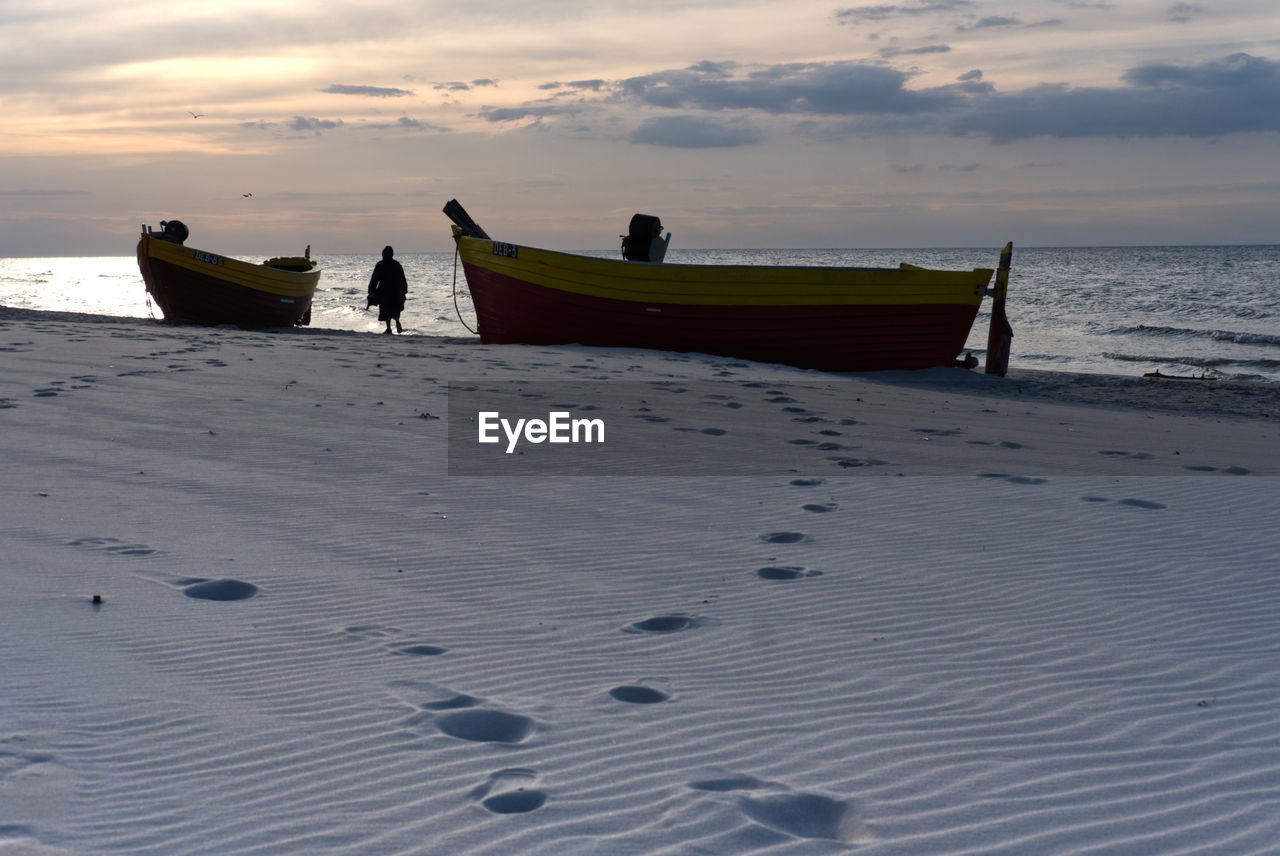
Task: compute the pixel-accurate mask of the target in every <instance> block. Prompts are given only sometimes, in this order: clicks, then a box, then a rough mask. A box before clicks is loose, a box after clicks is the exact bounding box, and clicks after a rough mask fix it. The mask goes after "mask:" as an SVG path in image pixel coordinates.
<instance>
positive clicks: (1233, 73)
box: [947, 53, 1280, 142]
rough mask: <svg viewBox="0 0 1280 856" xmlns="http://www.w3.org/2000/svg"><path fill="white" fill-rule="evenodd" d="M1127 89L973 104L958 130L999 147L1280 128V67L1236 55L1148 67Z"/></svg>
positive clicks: (1038, 92)
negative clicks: (1041, 139)
mask: <svg viewBox="0 0 1280 856" xmlns="http://www.w3.org/2000/svg"><path fill="white" fill-rule="evenodd" d="M1124 80H1125V81H1126V82H1127V83H1129V84H1130V85H1129V86H1125V87H1116V88H1099V87H1090V88H1081V89H1072V88H1070V87H1067V86H1065V85H1042V86H1037V87H1033V88H1031V89H1027V90H1024V91H1022V92H1014V93H1008V94H992V95H991V96H989V97H986V98H979V99H975V100H974V101H973V102H972V103H971V104H970V105H969V107H968V108H967V109H966V110H964V111H962V112H961V113H959V114H958V115H956V116H954V117H953V118H952V119H951V120H950V121H949V122H948V123H947V127H948V128H949V129H950V130H951V131H952V132H953V133H966V134H980V135H985V136H989V137H990V138H992V139H993V140H995V141H996V142H1009V141H1012V140H1019V139H1026V138H1029V137H1036V136H1051V137H1062V138H1068V137H1116V138H1130V137H1172V136H1185V137H1193V138H1208V137H1217V136H1221V135H1224V134H1233V133H1248V132H1259V131H1261V132H1276V131H1280V63H1277V62H1274V61H1272V60H1269V59H1265V58H1263V57H1255V56H1250V55H1249V54H1245V53H1236V54H1232V55H1231V56H1228V57H1226V58H1224V59H1222V60H1214V61H1210V62H1205V63H1202V64H1200V65H1194V66H1176V65H1143V66H1137V67H1135V68H1132V69H1130V70H1129V71H1128V72H1126V74H1125V75H1124Z"/></svg>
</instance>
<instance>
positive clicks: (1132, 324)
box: [0, 245, 1280, 383]
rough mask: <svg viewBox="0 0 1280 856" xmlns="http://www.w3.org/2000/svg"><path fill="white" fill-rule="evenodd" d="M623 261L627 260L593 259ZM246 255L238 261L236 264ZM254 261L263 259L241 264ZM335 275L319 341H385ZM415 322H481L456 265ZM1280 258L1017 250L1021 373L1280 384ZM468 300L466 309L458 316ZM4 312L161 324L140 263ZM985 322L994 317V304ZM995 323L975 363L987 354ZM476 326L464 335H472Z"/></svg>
mask: <svg viewBox="0 0 1280 856" xmlns="http://www.w3.org/2000/svg"><path fill="white" fill-rule="evenodd" d="M999 250H1000V248H999V247H992V248H990V249H972V248H968V249H914V250H913V249H896V250H838V249H823V250H680V249H676V248H672V249H671V250H670V251H669V253H668V254H667V261H668V262H673V263H687V264H725V263H732V264H763V265H775V264H777V265H795V264H799V265H824V266H826V265H838V266H845V265H850V266H865V267H897V265H898V263H899V262H904V261H905V262H910V263H911V264H916V265H921V266H923V267H937V268H961V269H964V268H974V267H995V266H996V263H997V261H998V256H999ZM591 254H592V255H600V256H605V257H617V255H618V254H617V251H616V250H614V251H612V252H609V251H604V252H598V253H591ZM230 255H234V254H230ZM241 258H245V259H248V260H253V259H254V258H255V257H254V256H251V255H247V256H241ZM317 258H318V260H319V262H320V263H321V265H322V266H323V268H324V274H323V276H322V277H321V286H320V290H319V291H318V292H317V294H316V299H315V301H314V304H313V308H312V316H311V326H312V327H313V328H323V329H335V330H350V331H363V332H369V333H371V334H377V333H379V332H380V331H381V329H382V326H383V325H381V324H379V323H378V321H377V315H376V311H369V312H366V311H365V308H364V306H365V300H364V295H365V291H366V288H367V285H368V278H369V273H370V271H371V270H372V268H373V265H374V263H375V262H376V261H377V257H376V256H373V255H333V256H324V255H321V256H318V257H317ZM396 258H397V259H399V260H400V262H401V263H402V264H403V265H404V268H405V273H406V274H407V276H408V279H409V287H410V292H409V299H408V302H407V304H406V307H405V311H404V314H403V316H402V321H403V323H404V325H405V332H406V333H407V334H409V335H423V336H468V335H471V333H470V330H469V329H468V327H472V328H474V326H475V315H474V312H473V310H472V307H471V302H470V297H469V294H468V293H467V289H466V280H465V278H464V277H463V276H462V271H461V267H460V266H459V267H458V268H457V289H456V294H455V289H454V271H455V268H454V256H453V253H404V254H398V255H397V256H396ZM1278 286H1280V245H1277V246H1204V247H1185V246H1182V247H1026V248H1023V247H1017V246H1015V247H1014V255H1013V270H1012V273H1011V276H1010V280H1009V301H1008V314H1009V320H1010V323H1011V324H1012V325H1013V331H1014V339H1013V349H1012V356H1011V358H1010V366H1011V367H1013V368H1026V369H1044V370H1056V371H1072V372H1088V373H1094V374H1112V375H1129V376H1134V375H1140V374H1145V373H1147V372H1152V371H1160V372H1161V373H1163V374H1176V375H1187V376H1196V377H1199V376H1206V377H1211V378H1223V379H1233V380H1262V381H1268V382H1273V383H1280V299H1278V297H1277V294H1278V291H1280V289H1278ZM455 297H456V309H455ZM0 306H10V307H19V308H24V309H35V310H44V311H59V312H77V313H89V314H99V315H116V316H130V317H144V318H145V317H151V316H152V315H153V314H154V315H155V316H159V315H160V311H159V309H158V308H156V309H154V312H153V309H152V307H151V306H150V305H149V304H148V301H147V295H146V292H145V290H144V288H143V285H142V278H141V276H140V275H139V273H138V266H137V261H136V259H135V258H134V257H133V256H132V255H129V256H110V257H94V258H12V259H3V260H0ZM984 309H985V304H984ZM989 320H990V319H989V315H988V314H987V313H986V312H985V311H983V312H981V313H979V315H978V320H977V322H976V323H975V324H974V328H973V332H972V334H971V336H970V339H969V343H968V346H969V350H971V351H972V352H973V353H974V355H975V356H978V357H979V358H981V357H983V355H984V354H985V346H986V338H987V325H988V323H989ZM464 322H465V323H464Z"/></svg>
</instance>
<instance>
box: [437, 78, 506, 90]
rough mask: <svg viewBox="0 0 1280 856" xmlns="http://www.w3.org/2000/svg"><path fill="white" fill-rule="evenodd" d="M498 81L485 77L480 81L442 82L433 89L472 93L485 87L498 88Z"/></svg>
mask: <svg viewBox="0 0 1280 856" xmlns="http://www.w3.org/2000/svg"><path fill="white" fill-rule="evenodd" d="M497 85H498V81H496V80H494V79H493V78H491V77H483V78H480V79H479V80H471V81H466V80H442V81H440V82H439V83H434V84H432V86H431V88H432V89H434V90H436V91H437V92H470V91H471V90H473V89H478V88H480V87H484V86H497Z"/></svg>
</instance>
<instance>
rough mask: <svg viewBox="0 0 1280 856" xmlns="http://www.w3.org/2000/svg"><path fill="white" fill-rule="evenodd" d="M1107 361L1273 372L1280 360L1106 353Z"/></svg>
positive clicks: (1279, 366)
mask: <svg viewBox="0 0 1280 856" xmlns="http://www.w3.org/2000/svg"><path fill="white" fill-rule="evenodd" d="M1102 356H1103V357H1105V358H1106V359H1108V360H1115V361H1116V362H1122V363H1159V364H1162V365H1174V364H1177V365H1184V366H1195V367H1196V368H1202V369H1212V370H1214V371H1222V370H1224V369H1225V368H1226V367H1231V368H1234V369H1253V370H1256V371H1275V370H1276V369H1280V359H1267V358H1259V359H1249V360H1239V359H1232V358H1230V357H1195V356H1188V355H1182V356H1163V355H1159V354H1125V353H1119V352H1116V351H1108V352H1106V353H1104V354H1103V355H1102Z"/></svg>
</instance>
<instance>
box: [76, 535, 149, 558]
mask: <svg viewBox="0 0 1280 856" xmlns="http://www.w3.org/2000/svg"><path fill="white" fill-rule="evenodd" d="M67 546H68V547H86V548H89V549H93V550H103V551H105V552H107V553H114V554H115V555H117V556H150V555H152V554H153V553H155V552H156V551H155V548H153V547H148V546H146V545H145V544H128V543H126V542H124V541H121V540H120V539H119V538H77V539H75V540H74V541H68V542H67Z"/></svg>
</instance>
